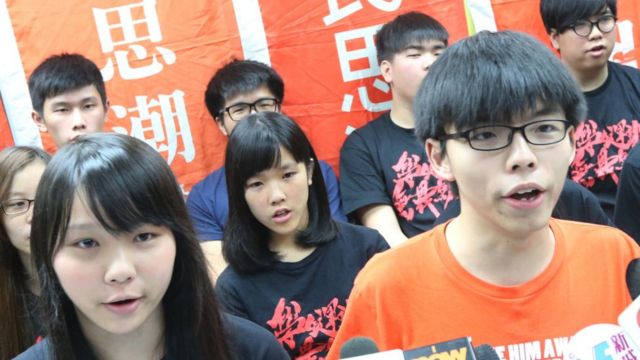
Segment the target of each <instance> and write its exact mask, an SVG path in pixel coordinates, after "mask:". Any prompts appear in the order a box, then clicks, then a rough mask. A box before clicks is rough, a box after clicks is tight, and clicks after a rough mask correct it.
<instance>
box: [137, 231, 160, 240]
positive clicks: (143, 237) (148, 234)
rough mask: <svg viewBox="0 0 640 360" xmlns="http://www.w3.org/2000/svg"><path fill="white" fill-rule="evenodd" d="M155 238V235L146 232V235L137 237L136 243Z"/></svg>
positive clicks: (142, 234)
mask: <svg viewBox="0 0 640 360" xmlns="http://www.w3.org/2000/svg"><path fill="white" fill-rule="evenodd" d="M154 237H155V234H152V233H149V232H145V233H141V234H138V235H136V237H135V241H137V242H146V241H149V240H151V239H153V238H154Z"/></svg>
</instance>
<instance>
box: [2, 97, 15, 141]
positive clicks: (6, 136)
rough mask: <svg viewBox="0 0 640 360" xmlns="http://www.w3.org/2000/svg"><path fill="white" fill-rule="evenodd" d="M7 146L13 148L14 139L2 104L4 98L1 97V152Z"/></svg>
mask: <svg viewBox="0 0 640 360" xmlns="http://www.w3.org/2000/svg"><path fill="white" fill-rule="evenodd" d="M0 95H1V94H0ZM7 146H13V137H12V136H11V129H10V128H9V122H8V121H7V113H6V112H5V111H4V105H3V104H2V96H0V150H1V149H4V148H5V147H7Z"/></svg>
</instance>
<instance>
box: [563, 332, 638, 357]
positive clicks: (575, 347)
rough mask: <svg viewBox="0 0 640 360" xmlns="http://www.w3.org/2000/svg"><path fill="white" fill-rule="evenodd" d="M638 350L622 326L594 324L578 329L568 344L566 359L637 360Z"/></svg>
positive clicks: (565, 353)
mask: <svg viewBox="0 0 640 360" xmlns="http://www.w3.org/2000/svg"><path fill="white" fill-rule="evenodd" d="M638 355H639V354H638V351H637V349H636V348H635V345H634V344H633V342H632V341H631V339H629V337H628V335H627V334H626V333H625V331H624V330H623V329H622V327H620V326H618V325H613V324H594V325H590V326H587V327H586V328H584V329H582V330H580V331H578V332H577V333H576V334H575V335H574V336H573V338H571V341H569V343H568V344H567V348H566V349H565V352H564V360H636V357H637V356H638Z"/></svg>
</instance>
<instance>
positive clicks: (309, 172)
mask: <svg viewBox="0 0 640 360" xmlns="http://www.w3.org/2000/svg"><path fill="white" fill-rule="evenodd" d="M314 164H315V160H313V158H311V159H309V163H308V164H307V184H309V186H311V184H313V167H314Z"/></svg>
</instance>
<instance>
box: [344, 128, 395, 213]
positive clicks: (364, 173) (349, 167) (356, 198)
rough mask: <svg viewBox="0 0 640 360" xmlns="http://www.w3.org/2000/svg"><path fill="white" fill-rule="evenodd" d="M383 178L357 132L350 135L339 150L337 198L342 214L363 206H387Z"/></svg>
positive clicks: (377, 165) (387, 201)
mask: <svg viewBox="0 0 640 360" xmlns="http://www.w3.org/2000/svg"><path fill="white" fill-rule="evenodd" d="M383 176H384V175H383V173H382V170H381V169H380V164H377V163H376V160H375V159H374V154H371V152H370V150H369V149H368V148H367V146H366V142H365V139H364V137H363V136H362V135H361V134H360V132H358V131H357V130H356V131H354V132H352V133H351V134H350V135H349V136H348V137H347V139H346V140H345V142H344V144H343V145H342V149H341V150H340V194H341V196H342V205H343V206H344V212H345V213H346V214H347V215H351V214H352V213H353V212H355V211H356V210H358V209H360V208H362V207H365V206H367V205H372V204H385V205H391V204H392V202H391V199H390V198H389V195H388V194H387V192H386V189H385V182H384V177H383Z"/></svg>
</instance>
